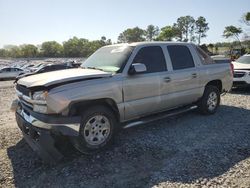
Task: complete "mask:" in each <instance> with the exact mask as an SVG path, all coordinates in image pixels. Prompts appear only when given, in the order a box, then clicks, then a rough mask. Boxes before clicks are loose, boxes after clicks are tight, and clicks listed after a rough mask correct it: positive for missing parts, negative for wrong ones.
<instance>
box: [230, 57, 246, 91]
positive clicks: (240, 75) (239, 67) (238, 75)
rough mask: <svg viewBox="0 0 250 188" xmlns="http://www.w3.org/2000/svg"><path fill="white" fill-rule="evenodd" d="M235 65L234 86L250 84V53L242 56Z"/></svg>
mask: <svg viewBox="0 0 250 188" xmlns="http://www.w3.org/2000/svg"><path fill="white" fill-rule="evenodd" d="M232 63H233V65H234V80H233V81H234V82H233V86H234V87H239V86H250V54H246V55H243V56H241V57H240V58H239V59H237V60H236V61H234V62H232Z"/></svg>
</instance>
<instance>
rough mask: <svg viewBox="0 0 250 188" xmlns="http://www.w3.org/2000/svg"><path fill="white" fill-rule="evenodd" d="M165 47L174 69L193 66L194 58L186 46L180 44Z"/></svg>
mask: <svg viewBox="0 0 250 188" xmlns="http://www.w3.org/2000/svg"><path fill="white" fill-rule="evenodd" d="M167 48H168V53H169V55H170V59H171V61H172V65H173V69H174V70H180V69H186V68H191V67H194V60H193V57H192V54H191V53H190V51H189V49H188V47H186V46H181V45H171V46H168V47H167Z"/></svg>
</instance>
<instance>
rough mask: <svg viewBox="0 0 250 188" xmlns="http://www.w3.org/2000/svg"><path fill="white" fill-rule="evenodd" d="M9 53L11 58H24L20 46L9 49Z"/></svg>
mask: <svg viewBox="0 0 250 188" xmlns="http://www.w3.org/2000/svg"><path fill="white" fill-rule="evenodd" d="M7 51H8V53H7V55H8V56H9V57H13V58H18V57H23V52H22V50H21V48H20V47H18V46H12V47H10V48H7Z"/></svg>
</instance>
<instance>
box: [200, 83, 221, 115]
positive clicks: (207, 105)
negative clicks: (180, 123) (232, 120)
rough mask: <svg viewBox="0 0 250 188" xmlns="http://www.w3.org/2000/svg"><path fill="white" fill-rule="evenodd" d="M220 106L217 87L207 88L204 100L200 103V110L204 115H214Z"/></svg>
mask: <svg viewBox="0 0 250 188" xmlns="http://www.w3.org/2000/svg"><path fill="white" fill-rule="evenodd" d="M219 105H220V92H219V89H218V88H217V87H215V86H206V88H205V91H204V94H203V96H202V98H201V99H200V100H199V102H198V109H199V111H200V112H201V113H202V114H214V113H215V112H216V110H217V108H218V106H219Z"/></svg>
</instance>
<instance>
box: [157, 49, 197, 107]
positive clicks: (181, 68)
mask: <svg viewBox="0 0 250 188" xmlns="http://www.w3.org/2000/svg"><path fill="white" fill-rule="evenodd" d="M166 49H167V56H168V58H167V59H168V61H169V62H170V64H171V66H170V69H171V70H170V71H169V74H168V78H169V84H168V86H167V87H165V88H164V91H163V93H164V94H165V95H163V97H162V98H163V99H162V100H163V103H164V105H165V107H166V108H173V107H177V106H181V105H185V104H189V103H192V102H195V101H197V100H198V98H199V97H200V88H199V74H198V71H197V68H196V64H195V61H194V57H193V56H192V54H191V51H190V50H192V49H191V47H189V46H188V45H182V44H170V45H167V46H166Z"/></svg>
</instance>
